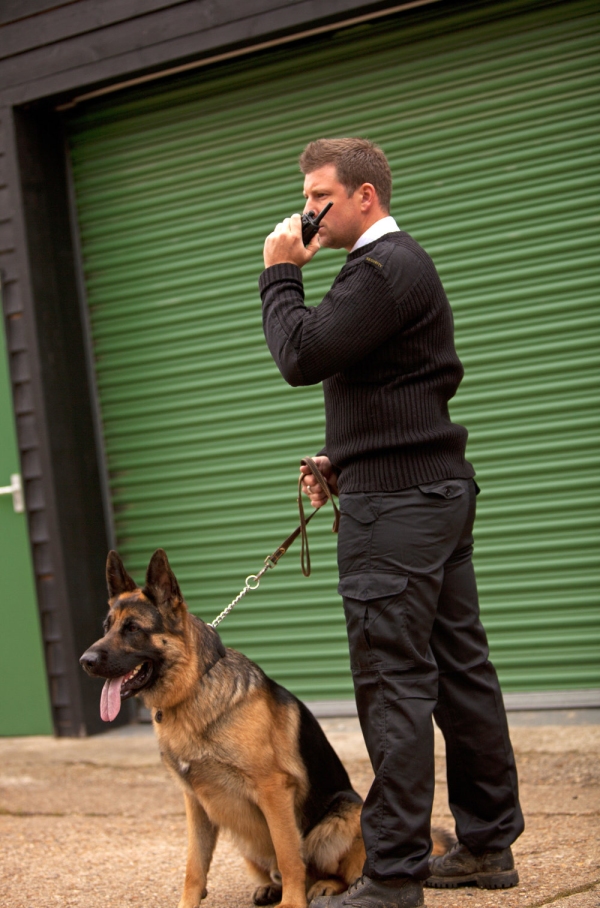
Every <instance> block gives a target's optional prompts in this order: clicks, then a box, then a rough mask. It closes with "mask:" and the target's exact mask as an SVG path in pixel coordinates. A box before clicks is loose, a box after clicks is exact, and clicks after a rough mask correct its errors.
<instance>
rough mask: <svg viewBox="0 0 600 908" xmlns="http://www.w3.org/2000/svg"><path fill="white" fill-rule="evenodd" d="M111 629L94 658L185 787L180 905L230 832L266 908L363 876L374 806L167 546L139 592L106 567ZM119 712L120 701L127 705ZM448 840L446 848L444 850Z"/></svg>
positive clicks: (202, 882) (198, 891) (112, 564)
mask: <svg viewBox="0 0 600 908" xmlns="http://www.w3.org/2000/svg"><path fill="white" fill-rule="evenodd" d="M107 580H108V588H109V594H110V602H109V604H110V610H109V614H108V618H107V621H106V627H105V630H106V633H105V636H104V637H102V639H101V640H98V641H97V643H95V644H94V645H93V646H92V647H90V648H89V650H87V651H86V653H84V655H83V656H82V658H81V662H82V665H83V666H84V668H85V669H86V670H87V671H88V672H89V673H90V674H93V675H95V676H99V677H103V678H108V679H111V678H119V677H121V676H125V677H126V676H127V675H128V674H129V673H130V672H131V671H132V670H133V669H135V668H136V667H137V666H139V665H142V666H143V667H142V669H141V670H140V672H139V673H138V674H137V675H136V676H135V677H133V678H132V679H130V680H129V681H127V682H125V683H124V684H123V686H122V687H121V698H122V699H125V698H126V697H128V696H133V695H134V694H139V696H140V697H141V699H142V701H143V702H144V704H145V705H146V706H147V707H149V708H150V709H151V711H152V715H153V722H154V729H155V732H156V735H157V737H158V741H159V746H160V752H161V756H162V759H163V761H164V762H165V764H166V765H167V766H168V768H169V769H170V770H171V772H172V774H173V775H174V777H175V778H176V780H177V782H178V783H179V784H180V786H181V787H182V789H183V795H184V799H185V809H186V815H187V828H188V858H187V867H186V874H185V884H184V889H183V894H182V896H181V900H180V902H179V908H196V906H199V904H200V901H201V899H202V898H204V896H205V895H206V879H207V874H208V869H209V866H210V862H211V858H212V854H213V850H214V847H215V843H216V840H217V834H218V832H219V829H221V828H223V829H226V830H228V831H229V833H230V834H231V835H232V836H233V838H234V840H235V841H236V843H237V845H238V847H239V849H240V851H241V853H242V854H243V855H244V857H245V860H246V863H247V865H248V868H249V869H250V871H251V873H252V875H253V876H254V877H255V879H256V880H257V882H258V883H259V886H258V888H257V889H256V891H255V893H254V901H255V904H257V905H265V904H271V903H273V902H278V901H279V900H280V899H281V905H280V908H306V905H307V898H308V900H310V899H311V898H314V897H315V896H316V895H321V894H335V893H339V892H343V891H344V890H345V889H346V888H347V887H348V885H349V884H350V883H351V882H353V881H354V880H355V879H356V878H357V877H358V876H359V875H360V873H361V871H362V867H363V864H364V861H365V850H364V845H363V841H362V836H361V831H360V811H361V805H362V801H361V799H360V797H359V795H358V794H357V793H356V792H355V791H354V790H353V789H352V786H351V784H350V780H349V778H348V776H347V773H346V771H345V769H344V768H343V766H342V764H341V762H340V761H339V759H338V757H337V756H336V754H335V752H334V751H333V749H332V748H331V746H330V745H329V743H328V742H327V740H326V738H325V736H324V734H323V732H322V730H321V727H320V726H319V724H318V722H317V721H316V719H315V718H314V717H313V716H312V714H311V713H310V712H309V711H308V710H307V708H306V707H305V706H304V705H303V704H302V703H301V702H300V701H299V700H297V699H296V698H295V697H294V696H293V695H292V694H291V693H290V692H289V691H287V690H285V688H282V687H281V686H280V685H278V684H276V683H275V682H274V681H272V680H271V679H270V678H268V677H267V676H266V675H265V674H264V672H263V671H262V670H261V669H260V668H259V667H258V666H257V665H255V664H254V663H253V662H251V661H250V660H249V659H247V658H246V657H245V656H243V655H242V654H241V653H239V652H236V651H235V650H232V649H229V648H225V647H223V645H222V643H221V641H220V639H219V637H218V635H217V633H216V631H215V630H214V629H213V628H212V627H210V626H209V625H207V624H205V623H204V622H202V621H200V620H199V619H198V618H196V617H194V616H193V615H191V614H190V613H189V612H188V610H187V607H186V605H185V602H184V600H183V598H182V596H181V593H180V590H179V586H178V584H177V581H176V579H175V577H174V575H173V573H172V571H171V568H170V567H169V563H168V561H167V557H166V555H165V553H164V552H163V551H162V549H159V550H158V551H156V552H155V553H154V555H153V557H152V560H151V561H150V565H149V567H148V572H147V577H146V585H145V587H144V588H143V589H142V588H139V587H138V586H136V584H135V582H134V581H133V580H132V578H131V577H130V576H129V575H128V574H127V573H126V571H125V569H124V567H123V564H122V562H121V560H120V558H119V556H118V555H117V554H116V552H111V553H110V554H109V556H108V561H107ZM117 709H118V706H117ZM447 845H448V842H447V841H445V840H444V839H443V836H442V837H441V838H440V839H439V841H438V842H437V843H436V847H435V852H436V853H443V852H444V851H445V850H446V847H447Z"/></svg>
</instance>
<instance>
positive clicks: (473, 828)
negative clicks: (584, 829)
mask: <svg viewBox="0 0 600 908" xmlns="http://www.w3.org/2000/svg"><path fill="white" fill-rule="evenodd" d="M475 495H476V485H475V483H474V481H473V480H472V479H450V480H445V481H442V482H432V483H428V484H426V485H421V486H418V487H415V488H411V489H407V490H405V491H401V492H393V493H381V494H380V493H348V494H344V493H342V494H341V495H340V510H341V512H342V518H341V524H340V531H339V540H338V566H339V573H340V584H339V588H338V589H339V592H340V594H341V595H342V597H343V600H344V610H345V614H346V625H347V630H348V641H349V647H350V662H351V668H352V676H353V681H354V689H355V694H356V703H357V708H358V716H359V719H360V723H361V727H362V731H363V735H364V738H365V742H366V745H367V749H368V751H369V756H370V758H371V763H372V765H373V770H374V773H375V779H374V782H373V785H372V787H371V789H370V791H369V794H368V796H367V798H366V801H365V805H364V808H363V814H362V829H363V836H364V840H365V846H366V852H367V859H366V863H365V867H364V873H366V874H367V875H368V876H370V877H372V878H374V879H393V878H397V877H402V876H411V877H413V878H416V879H425V878H426V877H427V876H428V875H429V870H428V858H429V854H430V850H431V841H430V816H431V807H432V801H433V790H434V755H433V724H432V721H431V716H432V714H433V715H434V716H435V720H436V722H437V724H438V725H439V727H440V729H441V730H442V732H443V735H444V738H445V741H446V758H447V777H448V794H449V802H450V808H451V810H452V813H453V815H454V818H455V820H456V833H457V836H458V839H459V841H460V842H462V843H463V844H464V845H466V846H467V848H469V849H470V850H471V851H472V852H474V853H476V854H477V853H481V852H483V851H485V850H495V849H501V848H505V847H507V846H508V845H510V844H511V843H512V842H514V840H515V839H516V838H517V836H519V835H520V833H521V832H522V831H523V826H524V823H523V815H522V813H521V808H520V806H519V798H518V784H517V772H516V768H515V761H514V754H513V750H512V746H511V743H510V738H509V734H508V726H507V722H506V714H505V711H504V704H503V700H502V694H501V692H500V687H499V684H498V679H497V676H496V672H495V670H494V667H493V666H492V664H491V663H490V662H489V661H488V645H487V638H486V634H485V631H484V629H483V626H482V624H481V621H480V618H479V603H478V598H477V587H476V582H475V574H474V570H473V564H472V552H473V535H472V530H473V523H474V519H475Z"/></svg>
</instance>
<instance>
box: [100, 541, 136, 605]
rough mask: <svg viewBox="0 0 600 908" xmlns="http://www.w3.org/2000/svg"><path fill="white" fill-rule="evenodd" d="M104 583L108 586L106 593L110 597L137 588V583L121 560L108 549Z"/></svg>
mask: <svg viewBox="0 0 600 908" xmlns="http://www.w3.org/2000/svg"><path fill="white" fill-rule="evenodd" d="M106 583H107V586H108V595H109V597H110V598H111V599H112V598H113V596H118V595H119V594H120V593H131V592H133V590H136V589H137V584H136V582H135V580H133V578H132V577H130V576H129V574H128V573H127V571H126V570H125V568H124V567H123V562H122V561H121V559H120V558H119V556H118V555H117V553H116V552H113V551H110V552H109V553H108V558H107V559H106Z"/></svg>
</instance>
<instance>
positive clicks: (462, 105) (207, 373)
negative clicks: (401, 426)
mask: <svg viewBox="0 0 600 908" xmlns="http://www.w3.org/2000/svg"><path fill="white" fill-rule="evenodd" d="M445 10H446V7H439V8H436V5H435V4H434V5H433V6H432V7H429V8H425V9H424V10H421V11H416V12H413V13H404V14H399V15H397V16H395V17H393V18H391V19H388V20H386V21H385V22H381V21H379V22H375V23H372V24H367V25H363V26H361V27H357V28H353V29H348V30H340V31H339V32H337V33H335V34H332V35H329V36H327V37H324V38H322V39H320V40H313V41H311V42H305V43H302V44H296V45H288V46H285V47H284V48H282V49H279V50H277V51H271V52H269V53H267V54H260V55H255V56H252V57H248V58H245V59H243V60H241V61H238V62H236V63H233V64H228V65H222V66H216V67H213V68H207V69H204V70H201V71H199V72H197V73H195V74H194V75H193V76H191V77H190V76H188V77H186V78H181V79H178V80H175V81H170V82H167V83H165V84H161V85H153V86H150V87H146V88H145V89H143V90H136V91H132V92H129V93H126V94H122V95H118V96H116V97H114V96H109V97H108V98H106V99H104V100H101V101H97V102H95V103H90V104H88V105H87V106H85V107H82V108H78V109H77V110H76V111H75V112H74V114H73V115H72V116H71V118H70V121H69V124H68V127H69V135H70V145H71V154H72V162H73V173H74V182H75V190H76V198H77V207H78V217H79V224H80V232H81V242H82V249H83V259H84V264H85V278H86V285H87V295H88V302H89V310H90V318H91V330H92V335H93V348H94V356H95V362H96V374H97V382H98V388H99V397H100V402H101V415H102V420H103V425H104V439H105V445H106V453H107V460H108V466H109V473H110V487H111V492H112V501H113V505H114V515H115V525H116V534H117V540H118V546H119V549H120V551H121V553H122V554H123V556H124V558H125V561H126V563H127V565H128V567H129V568H130V570H131V571H132V573H133V574H134V576H137V577H138V578H141V576H142V575H143V571H144V569H145V565H146V564H147V561H148V558H149V556H150V554H151V553H152V551H153V550H154V548H155V547H157V546H163V547H164V548H165V549H166V550H167V552H168V554H169V556H170V558H171V560H172V563H173V565H174V568H175V570H176V572H177V574H178V576H179V578H180V580H181V583H182V586H183V590H184V592H185V594H186V597H187V599H188V601H189V603H190V605H191V606H192V608H193V609H194V610H195V611H197V612H198V613H199V614H200V615H201V616H202V617H203V618H205V619H206V620H211V619H212V618H213V617H214V616H215V615H216V614H217V613H218V612H219V611H220V610H221V609H222V608H223V607H224V606H225V605H226V604H227V603H228V602H229V601H230V600H231V599H232V598H233V596H235V594H236V593H237V592H238V590H239V589H240V588H241V586H242V585H243V580H244V577H245V576H246V575H247V574H249V573H254V572H256V571H257V570H258V569H259V568H260V566H261V564H262V559H263V557H264V556H265V555H267V554H269V553H270V552H271V551H272V550H273V548H274V547H275V546H276V545H278V544H279V542H280V541H281V540H282V539H283V538H284V537H285V536H286V535H287V533H288V532H290V531H291V529H292V528H293V527H294V526H295V525H296V522H297V517H296V512H295V482H296V475H297V463H298V460H299V458H300V456H301V455H303V454H305V453H312V452H314V451H315V450H317V449H318V447H319V446H320V444H321V441H322V434H323V415H322V399H321V391H320V389H319V388H308V389H290V388H288V387H287V386H285V384H284V382H283V380H282V379H281V377H280V376H279V374H278V372H277V371H276V369H275V366H274V365H273V363H272V362H271V359H270V357H269V354H268V352H267V350H266V347H265V344H264V340H263V337H262V331H261V327H260V306H259V301H258V296H257V290H256V281H257V277H258V274H259V273H260V270H261V264H262V257H261V250H262V241H263V239H264V236H265V235H266V233H268V232H269V230H270V229H271V228H272V225H273V224H274V223H276V222H277V221H278V220H279V219H281V217H283V216H285V215H286V214H288V213H291V212H292V211H294V210H298V209H299V208H300V207H301V205H302V198H301V180H300V177H299V174H298V172H297V169H296V163H295V162H296V159H297V154H298V152H299V150H301V148H302V147H303V146H304V144H305V143H306V142H307V141H309V140H310V139H311V138H314V137H316V136H319V135H323V134H325V135H340V134H360V135H368V136H369V137H370V138H372V139H374V140H375V141H378V142H380V143H381V144H382V146H383V147H384V149H385V150H386V152H387V153H388V155H389V158H390V162H391V164H392V168H393V171H394V175H395V205H394V209H393V211H394V213H395V215H396V217H397V219H398V220H399V221H400V223H401V225H402V226H403V227H404V228H405V229H407V230H408V231H409V232H411V233H412V234H413V235H414V236H415V237H416V238H417V239H418V240H419V241H421V242H422V243H423V244H424V245H425V247H426V248H427V249H428V250H429V251H430V252H431V254H432V255H433V257H434V259H435V261H436V262H437V263H438V266H439V269H440V272H441V274H442V277H443V279H444V282H445V284H446V287H447V290H448V292H449V295H450V298H451V301H452V304H453V307H454V310H455V316H456V325H457V344H458V348H459V352H460V354H461V356H462V358H463V360H464V363H465V366H466V379H465V381H464V384H463V387H462V389H461V391H460V392H459V395H458V399H457V401H456V403H455V406H454V410H453V412H454V416H455V418H456V419H457V420H458V421H461V422H464V423H465V424H466V425H467V426H468V427H469V430H470V433H471V441H470V445H469V455H470V457H471V459H472V460H473V462H474V463H475V466H476V468H477V471H478V478H479V481H480V485H481V486H482V488H483V494H482V495H481V496H480V499H479V502H480V506H479V519H478V527H477V540H478V550H477V567H478V574H479V582H480V591H481V598H482V609H483V613H484V617H485V620H486V624H487V628H488V630H489V636H490V641H491V646H492V654H493V658H494V660H495V662H496V664H497V666H498V669H499V671H500V674H501V677H502V680H503V684H504V687H505V689H506V690H534V689H541V690H543V689H557V688H558V689H560V688H568V687H593V686H599V684H600V659H599V658H598V656H599V652H600V650H599V645H598V644H599V638H600V629H599V623H600V619H599V612H598V609H597V605H596V602H597V595H598V594H597V590H598V583H597V580H598V570H597V539H598V510H597V498H598V481H597V472H596V471H595V467H596V463H597V460H598V427H597V410H596V407H595V405H594V402H595V393H596V391H597V384H596V383H597V372H596V352H597V336H598V318H599V315H598V307H597V304H596V303H597V278H598V268H597V244H596V238H597V229H598V215H597V207H596V203H597V199H596V198H595V197H594V193H595V192H596V191H597V186H598V181H597V174H598V170H597V164H598V132H597V126H598V108H597V98H598V94H597V91H598V53H597V48H598V33H599V30H600V29H599V26H600V16H599V14H598V10H597V4H595V3H593V2H569V3H562V4H548V3H542V2H540V3H525V2H514V3H501V4H497V5H496V6H491V5H490V6H488V7H486V8H485V9H482V8H481V5H478V7H477V8H475V7H474V6H473V5H472V4H469V5H467V6H465V7H459V6H458V5H457V4H453V5H452V12H451V13H447V12H445ZM342 261H343V256H341V255H340V254H339V253H334V252H323V253H321V254H320V255H319V257H318V259H317V260H315V262H314V263H313V264H312V265H311V266H310V267H309V268H308V269H307V271H306V279H307V299H308V300H309V301H314V302H316V301H318V299H319V298H320V295H322V294H323V292H324V291H325V290H326V288H327V286H328V284H329V282H330V280H331V279H332V277H333V275H334V274H335V273H336V271H337V270H338V268H339V267H340V265H341V262H342ZM330 523H331V518H330V514H328V513H324V514H321V515H319V516H318V517H317V518H316V519H315V521H314V522H313V523H312V524H311V529H312V530H313V553H314V559H313V560H314V572H313V576H312V577H311V578H310V579H309V580H305V579H304V578H302V577H301V575H300V572H299V566H298V560H297V557H298V556H297V553H294V552H293V550H292V552H291V553H290V554H288V555H287V556H286V558H285V559H284V560H283V561H282V562H281V564H280V566H279V567H278V568H277V570H276V571H275V572H271V573H269V574H268V575H267V576H266V578H265V579H264V581H263V585H262V587H261V590H260V592H257V593H252V594H250V595H249V596H248V597H247V598H246V599H245V600H244V602H243V604H241V605H240V606H238V609H237V610H236V611H235V612H234V613H233V614H232V615H231V616H230V617H229V618H228V619H227V621H226V622H225V624H224V625H223V626H222V628H223V637H224V639H225V641H226V642H227V643H229V644H231V645H234V646H236V647H238V648H240V649H242V650H243V651H244V652H246V653H247V654H248V655H249V656H251V657H252V658H254V659H256V660H257V661H259V662H260V663H261V664H262V665H263V666H264V668H265V669H266V670H267V671H268V672H269V673H271V674H272V675H274V676H275V677H276V678H277V679H278V680H280V681H282V682H283V683H285V684H287V685H288V686H290V687H291V688H292V689H293V690H294V691H295V692H297V693H298V694H299V695H300V696H302V697H304V698H307V699H319V698H321V699H322V698H324V699H332V698H336V697H348V696H351V682H350V677H349V672H348V668H347V655H346V641H345V631H344V625H343V618H342V612H341V606H340V604H339V601H338V600H337V596H336V594H335V585H336V576H335V554H334V548H335V540H334V538H333V537H332V536H331V534H330Z"/></svg>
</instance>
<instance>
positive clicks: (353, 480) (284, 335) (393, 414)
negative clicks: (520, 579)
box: [259, 231, 474, 492]
mask: <svg viewBox="0 0 600 908" xmlns="http://www.w3.org/2000/svg"><path fill="white" fill-rule="evenodd" d="M259 286H260V291H261V296H262V300H263V325H264V331H265V337H266V339H267V343H268V345H269V349H270V351H271V353H272V355H273V358H274V360H275V362H276V363H277V366H278V367H279V370H280V372H281V374H282V375H283V377H284V378H285V380H286V381H287V382H289V384H291V385H294V386H296V385H312V384H316V383H317V382H323V391H324V395H325V414H326V439H325V448H324V449H323V450H324V452H326V453H327V456H328V457H329V459H330V460H331V462H332V464H333V465H334V467H335V468H336V469H337V470H338V471H339V473H340V477H339V489H340V492H379V491H382V492H383V491H387V492H392V491H399V490H401V489H405V488H410V487H411V486H415V485H420V484H422V483H425V482H433V481H434V480H436V479H451V478H456V479H457V478H463V479H466V478H469V477H471V476H473V475H474V471H473V468H472V466H471V464H470V463H469V462H468V461H466V460H465V456H464V455H465V446H466V442H467V431H466V429H464V428H463V427H462V426H459V425H456V424H455V423H452V422H451V421H450V416H449V413H448V401H449V400H450V398H452V397H453V396H454V394H455V393H456V389H457V388H458V385H459V383H460V381H461V379H462V376H463V368H462V365H461V363H460V360H459V359H458V356H457V355H456V351H455V349H454V330H453V320H452V312H451V309H450V305H449V303H448V299H447V297H446V294H445V292H444V288H443V287H442V283H441V281H440V278H439V276H438V273H437V271H436V269H435V266H434V264H433V262H432V260H431V258H430V257H429V256H428V255H427V253H426V252H425V251H424V249H422V248H421V246H419V244H418V243H417V242H416V241H415V240H413V239H412V237H410V236H409V235H408V234H407V233H404V232H403V231H400V232H394V233H388V234H386V235H385V236H383V237H381V238H380V239H378V240H376V241H375V242H373V243H369V245H367V246H363V247H362V248H361V249H358V250H357V251H356V252H351V253H350V255H349V256H348V258H347V260H346V264H345V265H344V267H343V268H342V270H341V271H340V273H339V274H338V276H337V278H336V279H335V281H334V283H333V286H332V288H331V290H330V291H329V293H328V294H327V295H326V296H325V298H324V299H323V301H322V302H321V303H320V304H319V305H318V306H315V307H312V306H305V304H304V288H303V284H302V272H301V270H300V269H299V268H297V267H296V266H295V265H291V264H281V265H273V266H271V267H270V268H267V269H266V270H265V271H263V273H262V274H261V277H260V283H259Z"/></svg>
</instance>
